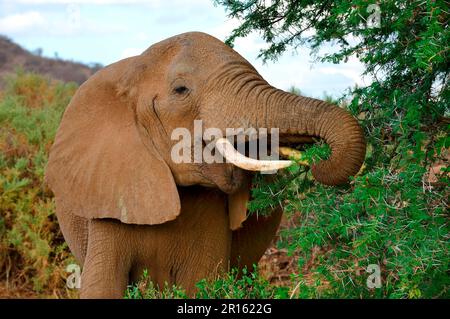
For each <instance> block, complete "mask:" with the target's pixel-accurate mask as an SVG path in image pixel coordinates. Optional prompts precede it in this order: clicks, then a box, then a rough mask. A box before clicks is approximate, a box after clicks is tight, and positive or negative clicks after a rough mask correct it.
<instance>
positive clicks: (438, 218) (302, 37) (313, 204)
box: [216, 0, 450, 298]
mask: <svg viewBox="0 0 450 319" xmlns="http://www.w3.org/2000/svg"><path fill="white" fill-rule="evenodd" d="M216 2H217V3H219V4H221V5H223V6H224V7H225V8H226V9H227V10H228V12H229V14H230V17H234V18H239V19H240V20H241V25H240V26H239V27H237V28H236V29H235V30H233V32H232V34H231V35H230V37H229V39H228V40H227V43H229V44H230V45H232V44H233V41H234V40H235V39H236V38H238V37H245V36H247V35H248V34H249V33H251V32H258V33H259V34H261V35H262V37H263V38H264V40H265V41H266V42H267V43H268V47H267V48H266V49H264V50H261V53H260V57H262V58H263V59H264V60H270V59H272V60H276V58H277V57H279V56H280V54H282V53H283V52H284V51H286V50H288V48H292V47H294V48H295V47H297V46H300V45H304V46H309V47H311V48H312V49H313V54H315V56H316V58H317V59H318V60H321V61H325V62H332V63H340V62H346V61H347V60H348V59H349V58H351V57H357V58H359V59H360V60H361V61H362V62H363V63H364V64H365V66H366V74H368V75H370V76H371V77H372V78H373V82H372V84H370V85H369V86H367V87H356V88H354V89H351V90H349V92H348V93H347V94H345V95H344V96H343V97H342V98H341V99H340V100H339V101H338V102H339V103H341V104H343V106H344V107H346V108H347V109H348V110H349V111H350V112H351V113H352V114H353V115H354V116H355V117H357V118H358V119H359V120H360V123H361V125H362V126H363V128H364V131H365V135H366V138H367V142H368V152H367V156H366V160H365V166H364V167H363V169H362V170H361V171H360V172H359V174H358V175H357V176H356V177H355V178H353V179H352V181H351V183H350V185H348V186H341V187H326V186H323V185H319V184H317V183H315V182H314V181H313V180H312V179H311V176H310V172H309V171H308V169H304V168H300V167H294V168H293V169H291V170H290V171H289V172H287V173H284V175H281V176H279V177H278V179H277V180H275V182H274V183H272V184H267V183H266V182H264V180H262V179H261V178H259V177H257V179H256V183H257V184H258V185H259V188H258V189H255V190H254V192H253V197H254V200H253V201H252V202H251V203H250V205H249V208H250V210H251V211H253V212H259V213H264V212H266V211H268V210H270V208H271V207H272V206H274V205H277V204H278V203H283V205H284V206H285V211H286V213H287V214H289V215H291V216H296V215H298V214H300V218H297V223H296V226H295V227H292V228H290V229H285V230H284V231H283V233H282V235H281V240H280V243H279V245H280V246H281V247H285V248H287V249H288V250H289V252H290V253H291V254H298V255H299V265H298V266H299V269H298V273H297V274H296V275H295V276H294V277H295V278H294V282H293V285H295V287H296V296H297V297H299V298H304V297H343V298H370V297H383V298H386V297H387V298H418V297H425V298H439V297H441V298H442V297H449V292H448V286H449V275H448V261H449V260H450V258H449V254H448V246H449V245H448V244H449V228H448V217H449V216H448V195H449V188H448V185H449V177H448V176H449V174H448V172H449V168H448V161H449V146H450V139H449V137H448V131H449V123H450V121H449V118H448V116H449V105H450V101H449V87H448V80H449V67H448V66H449V65H450V61H449V59H448V56H449V55H448V51H449V48H448V43H450V35H449V32H448V22H449V20H450V19H449V16H448V13H449V7H448V3H447V2H445V1H409V2H405V1H394V0H390V1H382V2H379V1H308V0H301V1H282V0H280V1H271V2H270V3H267V4H263V3H261V2H260V1H253V0H248V1H239V0H232V1H229V0H225V1H221V0H216ZM369 5H372V7H369ZM374 6H375V7H374ZM371 8H372V9H371ZM376 9H378V12H379V13H380V16H379V18H380V20H379V21H380V24H379V25H378V26H377V25H373V24H368V21H369V20H370V19H371V17H370V15H371V14H373V13H374V12H377V10H376ZM375 22H376V21H375ZM311 30H313V31H314V32H307V31H311ZM328 44H332V45H333V48H334V50H333V52H330V51H329V50H328V53H326V50H325V53H324V54H322V55H319V54H318V52H320V51H319V49H320V48H322V47H323V46H324V45H328ZM294 93H296V91H295V92H294ZM308 152H309V154H311V155H314V154H316V155H318V156H319V157H320V156H321V155H324V154H323V147H313V148H310V149H309V150H308ZM432 169H433V170H434V173H432V172H431V170H432ZM439 170H440V172H439ZM371 264H375V265H378V266H379V267H380V269H381V277H382V278H381V283H382V285H381V288H373V289H370V288H368V287H367V286H366V279H367V277H368V276H369V274H368V273H366V269H367V267H368V266H369V265H371ZM306 275H307V277H305V276H306ZM311 277H312V279H313V280H311Z"/></svg>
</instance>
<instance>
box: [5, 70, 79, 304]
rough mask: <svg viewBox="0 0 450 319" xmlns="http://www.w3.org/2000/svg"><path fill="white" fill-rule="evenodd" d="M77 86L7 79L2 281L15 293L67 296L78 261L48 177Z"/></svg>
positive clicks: (19, 76)
mask: <svg viewBox="0 0 450 319" xmlns="http://www.w3.org/2000/svg"><path fill="white" fill-rule="evenodd" d="M75 90H76V85H74V84H63V83H60V82H54V81H51V80H49V79H47V78H45V77H42V76H39V75H36V74H32V73H24V72H22V71H18V72H17V73H16V74H15V75H12V76H10V77H9V78H7V79H6V84H5V89H4V91H3V92H2V94H1V95H0V194H1V197H0V281H1V282H3V283H4V285H5V288H6V289H7V290H8V291H10V292H11V293H14V291H16V290H23V291H29V290H31V291H34V292H35V293H39V294H42V295H47V296H49V295H53V296H67V295H68V292H67V291H65V289H64V280H63V279H64V278H65V276H66V273H65V266H66V264H67V263H70V262H71V261H72V260H73V259H72V257H71V255H70V253H69V252H68V248H67V245H66V244H65V242H64V239H63V238H62V235H61V233H60V231H59V227H58V224H57V221H56V217H55V208H54V202H53V198H52V197H53V196H52V194H51V192H50V191H49V190H48V189H46V188H45V186H44V185H43V177H44V168H45V165H46V162H47V154H48V151H49V148H50V146H51V144H52V142H53V139H54V135H55V132H56V129H57V127H58V125H59V121H60V119H61V115H62V112H63V111H64V109H65V107H66V105H67V104H68V102H69V100H70V98H71V96H72V95H73V94H74V92H75ZM30 293H31V292H30Z"/></svg>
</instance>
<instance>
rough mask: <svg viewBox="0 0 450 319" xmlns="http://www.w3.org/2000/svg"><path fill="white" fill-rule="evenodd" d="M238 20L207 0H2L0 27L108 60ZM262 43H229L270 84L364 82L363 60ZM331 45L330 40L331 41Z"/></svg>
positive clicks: (33, 42) (317, 91)
mask: <svg viewBox="0 0 450 319" xmlns="http://www.w3.org/2000/svg"><path fill="white" fill-rule="evenodd" d="M238 25H239V21H237V20H234V19H231V18H229V17H227V13H226V12H225V9H224V8H223V7H221V6H215V5H214V4H213V1H212V0H0V34H2V35H6V36H7V37H9V38H10V39H12V40H13V41H14V42H16V43H18V44H19V45H21V46H22V47H24V48H26V49H27V50H30V51H34V50H36V49H38V48H41V49H42V51H43V55H44V56H48V57H55V56H58V57H59V58H62V59H66V60H73V61H78V62H83V63H95V62H97V63H101V64H103V65H108V64H110V63H112V62H115V61H118V60H120V59H123V58H126V57H129V56H133V55H138V54H140V53H141V52H142V51H144V50H145V49H146V48H148V47H149V46H151V45H152V44H154V43H156V42H158V41H161V40H163V39H166V38H168V37H170V36H173V35H176V34H180V33H184V32H188V31H202V32H206V33H209V34H211V35H213V36H215V37H216V38H218V39H220V40H224V39H225V38H226V36H227V35H229V34H230V32H231V31H232V30H233V28H235V27H236V26H238ZM264 47H267V44H265V43H264V41H263V40H262V39H261V38H260V37H259V35H258V34H256V33H252V34H251V35H249V36H248V37H246V38H241V39H238V40H237V42H236V43H235V47H234V49H235V50H236V51H237V52H239V53H240V54H241V55H242V56H243V57H244V58H246V59H247V60H248V61H249V62H250V63H252V64H253V66H254V67H255V68H256V69H257V70H258V71H259V73H260V74H261V75H262V76H263V77H264V78H265V79H266V80H267V81H268V82H269V83H270V84H272V85H274V86H276V87H278V88H280V89H283V90H287V89H289V88H290V87H291V86H295V87H297V88H298V89H300V91H301V92H302V93H303V94H304V95H308V96H313V97H321V96H323V94H324V92H326V93H327V94H331V95H333V96H336V97H337V96H339V95H340V94H341V93H343V92H344V91H345V90H346V89H347V88H348V87H352V86H354V85H355V84H358V85H364V84H367V83H365V82H364V79H363V77H362V76H361V74H362V72H363V70H364V67H363V65H362V64H361V63H360V62H359V61H358V60H357V59H356V58H354V59H353V58H351V59H349V61H348V62H347V63H345V64H339V65H337V64H329V63H317V62H314V59H313V57H311V56H310V54H309V53H310V52H309V50H308V49H306V48H302V49H299V50H297V51H296V52H292V51H290V52H289V53H285V54H284V55H283V56H282V57H281V58H280V59H278V61H276V62H270V61H269V62H267V63H266V64H263V62H262V60H261V59H258V58H257V56H258V53H259V50H260V49H261V48H264ZM330 49H332V48H330Z"/></svg>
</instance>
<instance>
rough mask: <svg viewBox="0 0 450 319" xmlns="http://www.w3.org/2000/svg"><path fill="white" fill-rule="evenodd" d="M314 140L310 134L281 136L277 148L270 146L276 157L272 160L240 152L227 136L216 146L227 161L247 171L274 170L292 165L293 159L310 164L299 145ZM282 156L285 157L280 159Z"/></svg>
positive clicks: (299, 162) (218, 141)
mask: <svg viewBox="0 0 450 319" xmlns="http://www.w3.org/2000/svg"><path fill="white" fill-rule="evenodd" d="M313 142H314V140H313V138H312V137H310V136H296V135H285V136H283V137H282V138H281V142H280V145H278V146H277V147H275V149H273V148H272V147H270V149H271V150H272V151H274V152H275V154H271V155H272V156H271V157H272V158H276V159H272V160H270V159H268V160H267V159H258V158H252V157H249V156H247V155H246V154H243V153H240V152H239V151H238V150H237V149H236V148H235V147H234V146H233V144H232V143H231V142H230V141H229V140H228V139H226V138H219V139H218V140H217V141H216V143H215V148H216V150H217V151H218V152H219V153H220V154H221V155H222V156H223V158H224V159H226V161H227V162H229V163H231V164H232V165H234V166H236V167H238V168H241V169H243V170H246V171H255V172H272V171H276V170H279V169H283V168H287V167H289V166H291V165H292V164H293V163H294V161H293V160H295V162H297V163H298V164H300V165H304V166H309V163H308V162H307V161H306V160H303V159H302V158H303V155H302V153H301V152H300V151H298V150H297V148H298V145H301V144H310V143H313ZM246 144H248V142H246ZM248 149H249V147H248V146H247V145H246V147H245V150H248ZM280 157H281V158H285V159H283V160H280V159H278V158H280ZM292 159H293V160H292Z"/></svg>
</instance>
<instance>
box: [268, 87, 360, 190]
mask: <svg viewBox="0 0 450 319" xmlns="http://www.w3.org/2000/svg"><path fill="white" fill-rule="evenodd" d="M272 90H273V91H272V92H271V93H270V94H269V96H268V97H267V98H266V99H264V101H261V102H263V103H264V108H265V110H264V114H266V118H265V122H266V125H267V126H266V127H267V128H269V129H270V128H279V132H280V136H281V137H280V142H281V143H282V142H283V135H289V136H292V135H294V136H299V137H303V136H307V137H318V138H321V139H323V140H324V141H325V142H326V143H327V144H328V145H329V146H330V148H331V156H330V157H329V158H328V159H327V160H323V161H320V162H318V163H316V164H314V165H313V166H312V174H313V176H314V178H315V179H316V180H317V181H319V182H321V183H323V184H326V185H338V184H343V183H346V182H347V181H348V178H349V177H350V176H353V175H355V174H356V173H357V172H358V171H359V169H360V167H361V165H362V163H363V161H364V157H365V152H366V143H365V139H364V135H363V132H362V129H361V127H360V126H359V124H358V122H357V121H356V119H355V118H354V117H353V116H352V115H351V114H349V113H348V112H347V111H346V110H344V109H342V108H340V107H338V106H336V105H333V104H330V103H328V102H325V101H321V100H317V99H313V98H308V97H303V96H298V95H294V94H290V93H286V92H284V91H281V90H278V89H274V88H272ZM264 95H266V94H264ZM266 96H267V95H266Z"/></svg>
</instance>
